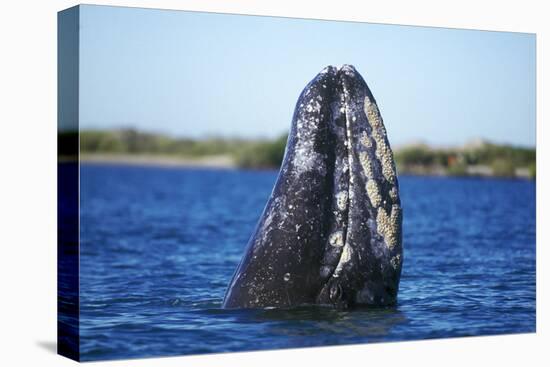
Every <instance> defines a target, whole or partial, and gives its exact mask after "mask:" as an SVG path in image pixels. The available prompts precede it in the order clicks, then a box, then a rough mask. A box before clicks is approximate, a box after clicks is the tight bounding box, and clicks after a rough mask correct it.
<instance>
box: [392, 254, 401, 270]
mask: <svg viewBox="0 0 550 367" xmlns="http://www.w3.org/2000/svg"><path fill="white" fill-rule="evenodd" d="M390 264H391V266H392V267H393V268H394V269H395V270H397V269H398V268H399V266H400V265H401V255H400V254H397V255H395V256H394V257H392V258H391V260H390Z"/></svg>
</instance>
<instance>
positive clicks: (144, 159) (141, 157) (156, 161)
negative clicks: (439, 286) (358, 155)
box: [59, 153, 534, 180]
mask: <svg viewBox="0 0 550 367" xmlns="http://www.w3.org/2000/svg"><path fill="white" fill-rule="evenodd" d="M69 161H76V157H63V156H60V157H59V162H69ZM80 162H82V163H101V164H113V165H116V164H121V165H130V166H147V167H181V168H212V169H231V170H237V169H243V168H242V167H239V166H238V164H237V163H236V162H235V160H234V158H233V157H231V156H230V155H212V156H203V157H197V158H192V157H178V156H173V155H153V154H132V155H130V154H86V153H85V154H81V155H80ZM245 169H246V168H245ZM248 169H252V170H259V171H263V170H266V169H268V168H248ZM269 170H278V167H272V168H269ZM476 173H477V172H469V173H468V174H464V175H451V174H447V173H444V172H443V171H442V170H424V171H414V170H407V169H403V170H402V171H401V172H400V174H399V175H400V176H413V177H441V178H444V177H464V178H486V179H499V178H507V179H520V180H534V178H530V177H527V176H523V175H519V176H515V177H502V176H497V175H492V174H487V173H485V174H484V173H481V174H480V173H477V174H476Z"/></svg>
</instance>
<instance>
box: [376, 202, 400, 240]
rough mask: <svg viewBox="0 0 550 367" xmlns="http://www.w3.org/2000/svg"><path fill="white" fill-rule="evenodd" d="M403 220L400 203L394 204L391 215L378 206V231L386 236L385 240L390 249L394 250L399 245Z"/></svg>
mask: <svg viewBox="0 0 550 367" xmlns="http://www.w3.org/2000/svg"><path fill="white" fill-rule="evenodd" d="M401 220H402V211H401V207H400V206H399V205H397V204H393V205H392V207H391V213H390V214H389V215H388V213H387V212H386V209H384V208H383V207H379V208H378V213H377V215H376V228H377V230H378V233H380V235H382V237H384V241H385V242H386V245H387V246H388V248H389V249H390V250H393V249H394V248H395V246H397V245H399V239H400V235H401V233H400V232H401Z"/></svg>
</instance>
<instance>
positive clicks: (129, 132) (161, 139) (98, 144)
mask: <svg viewBox="0 0 550 367" xmlns="http://www.w3.org/2000/svg"><path fill="white" fill-rule="evenodd" d="M286 139H287V135H286V134H285V135H283V136H281V137H280V138H277V139H276V140H273V141H272V140H247V139H236V138H235V139H226V138H216V137H213V138H205V139H189V138H179V139H178V138H173V137H169V136H166V135H162V134H153V133H146V132H140V131H137V130H133V129H124V130H86V131H81V133H80V152H81V153H82V154H85V155H93V154H109V155H113V156H116V155H149V156H155V155H159V156H161V155H162V156H173V157H180V158H186V159H193V158H204V157H208V156H229V157H231V158H232V160H233V161H234V162H235V163H236V164H237V166H239V167H243V168H278V167H279V166H280V164H281V162H282V159H283V154H284V149H285V146H286Z"/></svg>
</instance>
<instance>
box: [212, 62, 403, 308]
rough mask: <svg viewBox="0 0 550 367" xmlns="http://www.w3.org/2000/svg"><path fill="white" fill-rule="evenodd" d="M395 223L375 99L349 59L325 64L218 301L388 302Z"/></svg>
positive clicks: (398, 251)
mask: <svg viewBox="0 0 550 367" xmlns="http://www.w3.org/2000/svg"><path fill="white" fill-rule="evenodd" d="M401 227H402V209H401V202H400V199H399V187H398V182H397V175H396V170H395V163H394V159H393V153H392V151H391V148H390V145H389V143H388V139H387V136H386V129H385V127H384V124H383V122H382V118H381V116H380V112H379V110H378V107H377V104H376V101H375V99H374V97H373V96H372V93H371V91H370V90H369V88H368V86H367V84H366V83H365V81H364V80H363V78H362V77H361V75H360V74H359V73H358V72H357V71H356V70H355V68H354V67H353V66H350V65H344V66H342V67H341V68H336V67H333V66H328V67H326V68H325V69H323V70H322V71H321V72H320V73H319V74H318V75H317V76H316V77H315V78H314V79H313V80H312V81H311V82H310V83H309V84H308V85H307V86H306V87H305V89H304V90H303V91H302V93H301V95H300V97H299V99H298V102H297V104H296V108H295V111H294V117H293V121H292V127H291V131H290V134H289V137H288V142H287V146H286V151H285V157H284V160H283V164H282V167H281V170H280V172H279V176H278V179H277V182H276V184H275V187H274V188H273V192H272V194H271V197H270V198H269V200H268V202H267V205H266V207H265V209H264V211H263V214H262V216H261V218H260V220H259V222H258V224H257V226H256V229H255V231H254V234H253V235H252V236H251V238H250V241H249V243H248V245H247V248H246V251H245V254H244V256H243V258H242V260H241V262H240V264H239V266H238V268H237V270H236V272H235V274H234V276H233V279H232V280H231V282H230V284H229V286H228V288H227V291H226V294H225V298H224V301H223V307H224V308H266V307H277V308H287V307H294V306H299V305H310V304H318V305H329V306H334V307H337V308H347V307H353V306H361V305H363V306H389V305H393V304H395V303H396V301H397V292H398V287H399V279H400V276H401V267H402V262H403V248H402V234H401Z"/></svg>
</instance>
